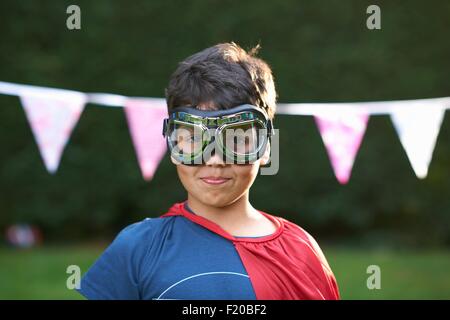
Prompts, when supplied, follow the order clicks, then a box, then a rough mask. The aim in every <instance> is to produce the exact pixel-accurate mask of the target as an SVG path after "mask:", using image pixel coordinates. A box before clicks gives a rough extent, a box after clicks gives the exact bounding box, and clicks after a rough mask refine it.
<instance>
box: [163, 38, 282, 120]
mask: <svg viewBox="0 0 450 320" xmlns="http://www.w3.org/2000/svg"><path fill="white" fill-rule="evenodd" d="M259 49H260V46H259V45H257V46H256V47H254V48H253V49H251V50H250V51H249V52H246V51H245V50H244V49H242V48H241V47H240V46H239V45H237V44H236V43H234V42H231V43H220V44H217V45H215V46H213V47H210V48H207V49H204V50H202V51H200V52H198V53H195V54H194V55H192V56H190V57H188V58H187V59H185V60H184V61H182V62H180V63H179V64H178V68H177V69H176V70H175V72H174V73H173V74H172V75H171V77H170V80H169V85H168V87H167V88H166V100H167V107H168V109H169V112H170V111H171V110H172V109H174V108H177V107H180V106H195V107H196V106H198V105H199V104H202V109H203V110H221V109H229V108H232V107H235V106H237V105H241V104H252V105H255V106H257V107H260V108H262V109H264V110H265V111H266V113H267V114H268V116H269V118H270V119H272V118H273V116H274V114H275V109H276V96H277V94H276V91H275V84H274V81H273V76H272V70H271V69H270V67H269V65H268V64H267V63H266V62H264V61H263V60H261V59H259V58H256V54H257V52H258V50H259Z"/></svg>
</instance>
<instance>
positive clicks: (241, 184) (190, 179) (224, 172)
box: [171, 104, 270, 207]
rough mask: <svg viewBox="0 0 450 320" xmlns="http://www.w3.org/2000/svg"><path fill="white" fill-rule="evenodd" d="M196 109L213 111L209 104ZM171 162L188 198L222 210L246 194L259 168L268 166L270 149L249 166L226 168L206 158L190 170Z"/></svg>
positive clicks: (217, 158) (216, 157)
mask: <svg viewBox="0 0 450 320" xmlns="http://www.w3.org/2000/svg"><path fill="white" fill-rule="evenodd" d="M198 107H199V108H200V109H203V110H208V109H214V106H213V104H200V105H199V106H198ZM171 159H172V162H173V163H174V164H176V167H177V172H178V177H179V178H180V181H181V183H182V184H183V186H184V188H185V189H186V191H187V192H188V194H189V196H190V197H194V198H195V199H196V200H197V201H199V202H201V203H203V204H205V205H208V206H213V207H224V206H226V205H229V204H232V203H233V202H235V201H236V200H238V199H239V198H241V197H242V196H243V195H245V194H246V193H248V191H249V189H250V187H251V186H252V184H253V182H254V181H255V178H256V175H257V174H258V170H259V167H260V166H261V165H264V164H267V163H268V162H269V159H270V145H269V146H268V147H267V149H266V152H265V153H264V155H263V156H262V157H261V158H260V159H259V160H257V161H255V162H253V163H251V164H227V163H225V162H224V161H223V159H222V158H221V157H220V156H219V155H218V154H213V155H212V156H211V157H209V159H208V160H207V161H206V163H205V164H202V165H194V166H189V165H184V164H179V163H178V162H176V160H175V159H173V158H171Z"/></svg>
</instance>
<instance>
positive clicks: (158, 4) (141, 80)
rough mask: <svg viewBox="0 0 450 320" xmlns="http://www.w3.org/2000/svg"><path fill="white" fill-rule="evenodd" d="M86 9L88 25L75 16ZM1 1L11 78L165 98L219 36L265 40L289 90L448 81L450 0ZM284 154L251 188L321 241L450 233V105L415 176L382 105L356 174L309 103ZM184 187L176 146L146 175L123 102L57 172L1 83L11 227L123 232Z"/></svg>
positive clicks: (443, 87) (307, 96) (366, 91)
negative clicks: (75, 27)
mask: <svg viewBox="0 0 450 320" xmlns="http://www.w3.org/2000/svg"><path fill="white" fill-rule="evenodd" d="M70 4H78V5H79V6H80V8H81V14H82V15H81V20H82V21H81V22H82V29H81V30H79V31H69V30H67V28H66V27H65V23H66V17H67V14H66V13H65V11H66V7H67V6H68V5H70ZM370 4H372V3H371V1H356V0H354V1H345V2H344V1H338V0H336V1H321V2H318V1H294V0H284V1H256V0H252V1H245V2H244V1H224V0H221V1H218V0H210V1H162V0H161V1H156V0H152V1H133V2H131V1H114V2H112V1H103V0H98V1H49V0H47V1H39V2H38V1H31V0H26V1H20V2H19V1H12V0H10V1H1V2H0V30H1V33H0V35H1V40H0V61H1V62H0V80H2V81H11V82H18V83H26V84H35V85H42V86H54V87H59V88H68V89H74V90H80V91H89V92H111V93H118V94H124V95H134V96H155V97H162V96H163V94H164V88H165V86H166V84H167V81H168V78H169V76H170V74H171V72H173V70H174V69H175V67H176V64H177V63H178V62H179V61H180V60H182V59H183V58H185V57H186V56H188V55H190V54H192V53H194V52H197V51H199V50H201V49H203V48H205V47H208V46H211V45H214V44H216V43H218V42H225V41H236V42H238V43H239V44H241V45H242V46H243V47H244V48H250V47H252V46H254V45H255V44H257V43H260V44H261V45H262V51H261V54H260V56H261V57H262V58H264V59H266V60H267V61H268V62H269V64H270V65H271V66H272V68H273V71H274V74H275V78H276V83H277V89H278V93H279V100H280V101H281V102H327V101H371V100H388V99H414V98H427V97H440V96H448V95H449V87H448V83H449V81H448V71H449V70H450V59H448V57H449V53H450V43H449V41H448V35H447V34H446V31H448V30H449V26H450V25H449V19H448V17H449V13H450V3H449V2H448V1H434V2H433V3H432V4H431V3H430V2H426V1H419V0H418V1H408V2H398V1H395V2H394V1H378V2H377V4H378V5H379V6H380V7H381V10H382V29H381V30H377V31H369V30H367V29H366V27H365V19H366V17H367V15H366V13H365V10H366V8H367V6H368V5H370ZM275 124H276V126H277V127H278V128H280V129H281V135H280V137H281V142H282V143H281V167H280V171H279V174H278V175H276V176H262V177H259V178H258V179H257V182H256V183H255V185H254V187H253V189H252V192H251V199H252V202H253V203H254V205H255V206H256V207H258V208H260V209H262V210H265V211H268V212H271V213H274V214H277V215H281V216H285V217H287V218H288V219H291V220H293V221H295V222H297V223H299V224H300V225H302V226H304V227H305V228H306V229H307V230H309V231H310V232H311V233H313V234H314V235H315V236H316V237H318V238H319V239H329V240H330V241H343V242H348V243H369V244H375V245H378V244H410V245H449V244H450V236H449V234H450V232H449V231H450V230H449V228H450V227H449V226H450V221H449V220H450V218H449V217H450V212H449V211H450V196H449V193H450V179H449V177H450V169H449V163H450V119H449V116H448V114H447V115H446V118H445V119H444V122H443V127H442V130H441V133H440V136H439V139H438V143H437V146H436V150H435V153H434V159H433V161H432V163H431V166H430V171H429V176H428V178H427V179H425V180H419V179H417V178H416V177H415V176H414V173H413V171H412V169H411V168H410V165H409V163H408V160H407V158H406V155H405V153H404V151H403V150H402V147H401V145H400V143H399V140H398V138H397V136H396V133H395V131H394V128H393V127H392V124H391V123H390V120H389V118H388V117H385V116H376V117H372V118H371V119H370V122H369V126H368V129H367V132H366V136H365V139H364V141H363V144H362V146H361V150H360V152H359V154H358V157H357V159H356V162H355V166H354V171H353V175H352V178H351V181H350V183H349V184H348V185H346V186H340V185H339V184H338V183H337V182H336V179H335V178H334V175H333V172H332V170H331V167H330V163H329V161H328V158H327V155H326V152H325V150H324V147H323V144H322V141H321V139H320V136H319V134H318V131H317V128H316V127H315V124H314V121H313V119H312V118H310V117H296V116H279V117H277V119H276V121H275ZM184 198H185V193H184V190H183V189H182V187H181V185H180V184H179V182H178V180H177V176H176V171H175V168H174V167H173V165H172V164H171V163H170V161H169V160H168V158H167V157H166V158H165V159H164V160H163V162H162V163H161V165H160V168H159V169H158V171H157V173H156V176H155V178H154V180H153V181H151V182H149V183H148V182H144V181H143V179H142V178H141V175H140V172H139V168H138V165H137V161H136V156H135V153H134V149H133V147H132V143H131V141H130V136H129V133H128V128H127V125H126V121H125V117H124V114H123V111H122V110H121V109H115V108H102V107H100V106H94V105H88V106H87V108H86V109H85V112H84V113H83V115H82V117H81V119H80V122H79V124H78V126H77V127H76V129H75V130H74V133H73V136H72V138H71V141H70V144H69V145H68V147H67V149H66V152H65V153H64V156H63V158H62V161H61V166H60V169H59V171H58V173H57V174H56V175H50V174H48V173H47V172H46V171H45V168H44V165H43V163H42V161H41V159H40V156H39V153H38V149H37V146H36V144H35V142H34V140H33V138H32V134H31V130H30V128H29V126H28V124H27V122H26V119H25V115H24V112H23V110H22V109H21V107H20V102H19V100H18V99H17V98H16V97H8V96H0V210H1V212H0V228H1V229H3V228H4V227H5V226H7V225H8V224H10V223H15V222H32V223H36V224H38V225H39V226H41V227H42V228H43V230H44V232H45V236H46V239H49V240H73V239H82V238H83V239H85V238H92V237H110V236H112V235H114V234H115V233H116V232H117V231H118V230H119V229H121V228H122V227H123V226H124V225H126V224H128V223H131V222H133V221H135V220H138V219H141V218H142V217H145V216H157V215H159V214H160V213H163V212H164V211H165V210H166V209H167V208H168V207H169V205H170V204H171V203H173V202H176V201H181V200H183V199H184Z"/></svg>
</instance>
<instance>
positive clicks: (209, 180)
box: [200, 177, 231, 185]
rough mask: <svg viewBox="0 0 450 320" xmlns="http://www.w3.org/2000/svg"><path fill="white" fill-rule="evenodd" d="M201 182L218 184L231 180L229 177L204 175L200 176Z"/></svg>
mask: <svg viewBox="0 0 450 320" xmlns="http://www.w3.org/2000/svg"><path fill="white" fill-rule="evenodd" d="M200 179H201V180H202V181H203V182H205V183H207V184H210V185H220V184H224V183H225V182H227V181H228V180H231V178H224V177H204V178H200Z"/></svg>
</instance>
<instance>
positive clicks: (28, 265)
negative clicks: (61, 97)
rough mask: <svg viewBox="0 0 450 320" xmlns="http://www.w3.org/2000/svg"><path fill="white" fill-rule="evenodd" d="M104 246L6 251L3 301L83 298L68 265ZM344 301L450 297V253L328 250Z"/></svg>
mask: <svg viewBox="0 0 450 320" xmlns="http://www.w3.org/2000/svg"><path fill="white" fill-rule="evenodd" d="M103 248H104V247H103V246H56V247H41V248H36V249H32V250H14V249H10V248H0V299H81V298H82V297H81V296H80V295H79V294H78V293H77V292H75V291H72V290H69V289H67V288H66V279H67V277H68V276H69V275H68V274H66V268H67V266H68V265H73V264H75V265H78V266H80V268H81V271H82V272H86V271H87V269H88V268H89V266H90V265H91V264H92V263H93V262H94V261H95V259H96V258H97V256H98V255H99V254H100V253H101V252H102V250H103ZM324 253H325V255H326V256H327V258H328V261H329V263H330V265H331V267H332V269H333V271H334V273H335V276H336V278H337V280H338V283H339V287H340V292H341V296H342V298H343V299H450V251H419V252H413V251H380V250H378V251H366V250H363V249H349V248H334V247H326V248H324ZM369 265H378V266H379V267H380V269H381V289H380V290H376V289H375V290H369V289H368V288H367V286H366V281H367V278H368V277H369V276H370V275H369V274H367V273H366V270H367V267H368V266H369Z"/></svg>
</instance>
